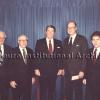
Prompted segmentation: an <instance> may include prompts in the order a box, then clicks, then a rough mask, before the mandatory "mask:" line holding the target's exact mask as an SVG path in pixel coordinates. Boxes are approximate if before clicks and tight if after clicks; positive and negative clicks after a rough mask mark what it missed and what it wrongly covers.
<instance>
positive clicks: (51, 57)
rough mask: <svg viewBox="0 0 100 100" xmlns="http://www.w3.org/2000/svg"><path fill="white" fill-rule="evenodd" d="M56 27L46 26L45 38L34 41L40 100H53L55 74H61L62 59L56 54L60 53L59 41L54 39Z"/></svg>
mask: <svg viewBox="0 0 100 100" xmlns="http://www.w3.org/2000/svg"><path fill="white" fill-rule="evenodd" d="M55 32H56V29H55V27H54V26H53V25H48V26H47V27H46V38H43V39H40V40H38V41H37V43H36V47H35V51H36V54H37V55H38V56H37V67H36V70H35V74H36V75H37V76H39V82H40V100H53V95H54V90H55V84H56V78H57V75H61V74H62V69H63V68H62V61H61V59H60V57H58V58H57V54H61V53H62V43H61V41H59V40H57V39H54V34H55Z"/></svg>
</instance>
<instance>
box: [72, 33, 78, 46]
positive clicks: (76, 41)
mask: <svg viewBox="0 0 100 100" xmlns="http://www.w3.org/2000/svg"><path fill="white" fill-rule="evenodd" d="M78 42H79V39H78V34H77V35H76V37H75V40H74V42H73V45H76V44H77V43H78Z"/></svg>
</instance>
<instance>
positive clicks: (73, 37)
mask: <svg viewBox="0 0 100 100" xmlns="http://www.w3.org/2000/svg"><path fill="white" fill-rule="evenodd" d="M76 35H77V33H76V34H74V35H72V36H70V37H69V43H70V39H71V38H72V44H73V43H74V40H75V38H76Z"/></svg>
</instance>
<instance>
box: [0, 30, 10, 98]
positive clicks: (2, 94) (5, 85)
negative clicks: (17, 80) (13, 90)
mask: <svg viewBox="0 0 100 100" xmlns="http://www.w3.org/2000/svg"><path fill="white" fill-rule="evenodd" d="M5 38H6V34H5V32H2V31H0V100H8V96H9V95H8V94H9V71H10V70H9V69H10V67H11V63H12V62H11V58H10V55H11V53H12V52H11V51H12V48H11V47H10V46H8V45H6V44H4V41H5Z"/></svg>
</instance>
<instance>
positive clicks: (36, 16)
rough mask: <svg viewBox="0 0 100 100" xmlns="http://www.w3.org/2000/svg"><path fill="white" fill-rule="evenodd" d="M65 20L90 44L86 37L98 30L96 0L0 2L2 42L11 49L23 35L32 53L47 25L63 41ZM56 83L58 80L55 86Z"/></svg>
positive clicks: (99, 15)
mask: <svg viewBox="0 0 100 100" xmlns="http://www.w3.org/2000/svg"><path fill="white" fill-rule="evenodd" d="M69 20H75V21H76V22H77V24H78V32H79V33H80V34H82V35H84V36H86V37H87V39H88V42H89V44H90V35H91V34H92V33H93V32H94V31H96V30H100V0H0V30H2V31H5V32H6V34H7V40H6V42H7V44H10V45H12V46H13V47H15V46H16V45H17V36H18V35H19V34H22V33H24V34H26V35H27V36H28V37H29V46H30V47H31V48H32V49H33V50H34V47H35V43H36V40H37V39H40V38H42V37H44V29H45V27H46V25H48V24H53V25H55V27H56V28H57V32H56V34H55V37H56V38H58V39H60V40H63V39H64V37H65V36H66V24H67V21H69ZM60 82H61V80H60V79H58V82H57V83H58V86H60ZM59 89H60V88H59ZM59 89H57V93H59Z"/></svg>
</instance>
